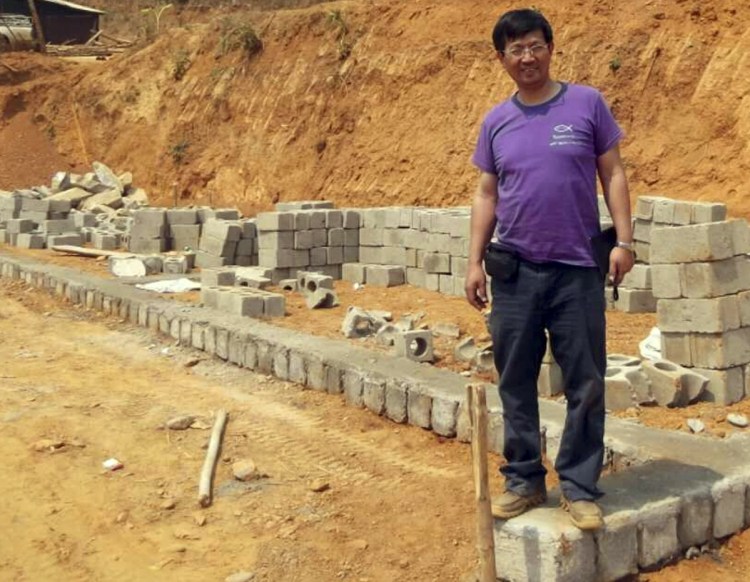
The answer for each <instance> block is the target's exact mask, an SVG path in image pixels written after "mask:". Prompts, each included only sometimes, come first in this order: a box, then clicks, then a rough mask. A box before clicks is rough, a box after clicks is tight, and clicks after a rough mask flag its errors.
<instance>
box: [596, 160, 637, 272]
mask: <svg viewBox="0 0 750 582" xmlns="http://www.w3.org/2000/svg"><path fill="white" fill-rule="evenodd" d="M596 164H597V169H598V172H599V180H600V182H601V184H602V191H603V192H604V199H605V201H606V202H607V207H608V208H609V213H610V215H611V216H612V222H613V223H614V226H615V230H616V231H617V242H618V243H620V242H621V243H627V244H632V243H633V222H632V219H631V214H630V193H629V191H628V179H627V177H626V176H625V167H624V166H623V163H622V158H621V157H620V148H619V146H618V145H615V146H614V147H612V148H611V149H609V150H608V151H606V152H605V153H603V154H602V155H600V156H599V157H598V158H597V160H596ZM634 259H635V255H634V253H633V251H632V248H631V249H626V248H620V247H615V248H614V249H613V250H612V253H611V254H610V256H609V278H610V281H611V282H612V284H613V285H619V284H620V283H622V279H623V277H624V276H625V275H626V274H627V273H628V272H629V271H630V269H632V268H633V263H634Z"/></svg>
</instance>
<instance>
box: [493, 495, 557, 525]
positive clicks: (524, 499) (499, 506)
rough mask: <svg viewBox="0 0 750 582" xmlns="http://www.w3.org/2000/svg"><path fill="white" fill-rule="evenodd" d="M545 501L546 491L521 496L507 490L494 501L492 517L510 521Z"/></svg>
mask: <svg viewBox="0 0 750 582" xmlns="http://www.w3.org/2000/svg"><path fill="white" fill-rule="evenodd" d="M545 501H547V494H546V493H545V492H544V491H542V492H541V493H534V494H532V495H519V494H518V493H514V492H513V491H507V490H506V491H505V493H503V494H502V495H501V496H500V497H498V498H497V499H493V500H492V505H491V507H492V515H493V517H496V518H498V519H510V518H511V517H516V516H518V515H521V514H522V513H524V512H525V511H528V510H529V509H531V508H532V507H536V506H537V505H541V504H542V503H544V502H545Z"/></svg>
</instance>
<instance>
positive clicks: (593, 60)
mask: <svg viewBox="0 0 750 582" xmlns="http://www.w3.org/2000/svg"><path fill="white" fill-rule="evenodd" d="M535 5H536V6H537V7H538V8H539V9H541V10H542V11H543V12H544V13H545V14H546V15H547V16H548V18H549V19H550V20H551V22H552V24H553V26H554V28H555V31H556V41H557V42H556V51H555V53H556V54H555V60H554V73H555V75H556V76H557V78H559V79H562V80H567V81H571V82H583V83H589V84H592V85H594V86H596V87H598V88H600V89H601V90H602V91H603V92H604V93H605V95H606V96H607V98H608V100H609V102H610V103H611V105H612V108H613V110H614V112H615V114H616V116H617V118H618V119H619V121H620V123H621V124H622V125H623V127H624V129H625V131H626V133H627V138H626V140H625V142H624V143H623V151H624V155H625V158H626V161H627V166H628V171H629V175H630V179H631V183H632V186H633V188H632V189H633V193H634V194H645V193H649V194H661V195H667V196H674V197H681V198H686V199H703V200H724V201H726V202H727V203H728V204H729V205H730V209H731V211H732V213H733V214H735V215H739V216H750V196H749V194H750V185H748V182H747V180H746V176H747V174H748V170H749V169H750V148H749V146H748V143H750V141H749V139H748V138H750V81H748V80H747V78H746V76H745V75H744V74H743V71H744V69H745V68H746V66H747V65H748V64H749V63H748V54H750V52H749V51H748V49H750V29H748V27H747V26H746V24H747V23H748V21H750V5H748V4H746V3H741V2H730V1H728V0H717V1H716V2H712V3H711V4H710V5H707V3H705V2H699V1H698V0H682V1H677V2H666V1H660V0H635V1H633V2H602V1H601V0H565V1H563V2H559V1H558V2H552V1H549V0H540V1H539V2H538V3H536V4H535ZM504 8H506V6H501V5H498V4H497V3H496V2H490V1H488V0H464V1H459V2H442V1H439V0H420V1H415V2H395V1H389V0H382V1H354V0H352V1H347V2H335V3H325V4H321V5H316V6H312V7H308V8H303V9H298V10H278V11H263V12H259V11H255V12H250V11H246V10H240V9H234V10H232V9H221V10H214V11H205V10H203V11H200V12H193V13H191V12H190V11H183V12H181V13H180V14H179V15H172V16H171V20H167V21H166V22H168V23H169V25H168V26H163V27H162V32H161V34H160V35H159V36H158V37H157V39H156V40H155V41H154V42H153V43H151V44H147V45H139V48H136V49H133V50H130V51H128V52H126V53H124V54H122V55H119V56H118V57H116V58H114V59H112V60H110V61H107V62H106V63H93V64H92V63H87V64H80V63H69V62H66V63H61V62H58V61H52V62H50V59H45V58H42V57H39V56H35V55H32V56H29V55H24V56H17V55H13V56H8V57H5V58H4V62H7V63H9V64H11V65H12V66H13V67H14V68H15V69H17V70H18V71H20V73H19V74H16V75H13V74H11V73H10V72H8V71H2V70H0V75H1V76H0V112H2V115H3V118H2V120H3V124H4V129H0V141H3V142H5V141H6V140H7V139H10V136H9V134H8V128H9V127H10V126H11V123H12V120H13V117H14V116H16V115H18V114H19V113H23V112H26V113H28V114H29V115H30V116H31V118H32V119H33V120H34V122H35V124H36V127H37V128H38V130H39V132H40V133H41V136H42V137H43V138H44V139H45V140H51V141H52V143H53V144H54V146H55V149H56V151H57V152H58V153H59V154H60V155H63V156H65V158H66V160H67V163H68V164H72V165H74V166H75V165H86V163H87V162H90V161H91V160H93V159H101V160H103V161H105V162H107V163H109V164H110V165H112V166H114V167H115V168H117V169H119V170H122V171H124V170H130V171H133V172H134V173H135V175H136V179H137V181H138V183H139V184H140V185H143V186H144V187H146V188H147V189H149V190H150V192H151V193H152V194H153V195H156V196H158V197H159V199H160V200H161V201H163V202H171V201H172V200H173V198H174V197H175V196H176V197H178V198H179V201H180V203H183V204H184V203H187V202H189V201H196V202H202V203H204V202H211V203H213V204H215V205H218V204H222V205H224V204H226V205H238V206H240V207H241V208H242V209H243V210H245V211H246V212H250V211H252V210H254V209H257V208H268V207H270V205H271V204H272V203H273V202H274V201H276V200H279V199H281V200H291V199H302V198H328V199H333V200H335V201H336V202H337V203H339V204H341V205H343V204H351V205H356V206H362V205H380V204H423V205H462V204H467V203H468V201H469V199H470V195H471V192H472V190H473V185H474V180H475V177H476V171H475V170H474V169H473V168H472V167H471V164H470V163H469V157H470V154H471V151H472V148H473V145H474V140H475V135H476V131H477V128H478V125H479V123H480V122H481V119H482V117H483V115H484V112H485V111H486V110H487V109H488V108H489V107H491V106H492V104H493V103H495V102H497V101H498V100H501V99H503V98H504V97H506V96H508V95H509V94H510V92H511V90H512V87H511V85H510V83H509V82H508V80H507V79H506V78H505V77H504V76H503V73H502V70H501V68H500V66H499V64H498V63H497V62H496V61H495V60H494V54H493V52H492V48H491V45H490V42H489V33H490V30H491V28H492V25H493V24H494V21H495V20H496V18H497V17H498V15H499V13H500V12H501V11H502V10H503V9H504ZM250 27H252V29H253V30H254V31H256V32H257V34H258V36H259V37H260V39H261V40H262V43H263V49H262V51H261V52H258V53H255V54H251V53H252V51H251V50H248V49H247V48H246V47H247V46H248V44H247V43H246V41H247V40H248V38H249V37H248V34H247V33H248V30H250ZM74 112H75V113H74ZM76 119H77V121H76ZM79 128H80V129H79ZM5 174H7V172H6V173H3V172H0V179H2V180H3V181H2V182H1V183H0V187H5V188H8V187H13V186H24V185H30V183H35V182H34V180H32V179H31V178H32V175H30V174H29V175H27V174H23V173H21V174H16V175H14V176H10V175H5ZM33 177H34V178H36V176H33Z"/></svg>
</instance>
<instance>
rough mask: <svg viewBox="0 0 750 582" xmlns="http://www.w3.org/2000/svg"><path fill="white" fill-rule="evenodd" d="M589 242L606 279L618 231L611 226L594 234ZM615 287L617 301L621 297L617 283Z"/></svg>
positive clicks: (614, 297) (614, 296) (613, 292)
mask: <svg viewBox="0 0 750 582" xmlns="http://www.w3.org/2000/svg"><path fill="white" fill-rule="evenodd" d="M589 242H590V243H591V250H592V251H593V253H594V262H596V266H597V267H598V268H599V273H600V274H601V276H602V277H603V278H605V280H606V277H607V274H608V273H609V255H610V254H611V253H612V249H614V248H615V246H616V245H617V231H616V230H615V227H614V226H610V227H609V228H605V229H604V230H603V231H601V232H600V233H599V234H597V235H594V236H592V237H591V238H590V239H589ZM613 287H614V288H613V289H612V297H613V299H614V300H615V301H617V300H619V298H620V294H619V293H618V292H617V285H613Z"/></svg>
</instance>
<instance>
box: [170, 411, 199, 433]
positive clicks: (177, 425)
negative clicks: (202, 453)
mask: <svg viewBox="0 0 750 582" xmlns="http://www.w3.org/2000/svg"><path fill="white" fill-rule="evenodd" d="M194 422H195V416H193V415H191V414H183V415H181V416H175V417H174V418H170V419H169V420H168V421H167V428H168V429H169V430H187V429H189V428H190V427H191V426H193V423H194Z"/></svg>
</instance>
